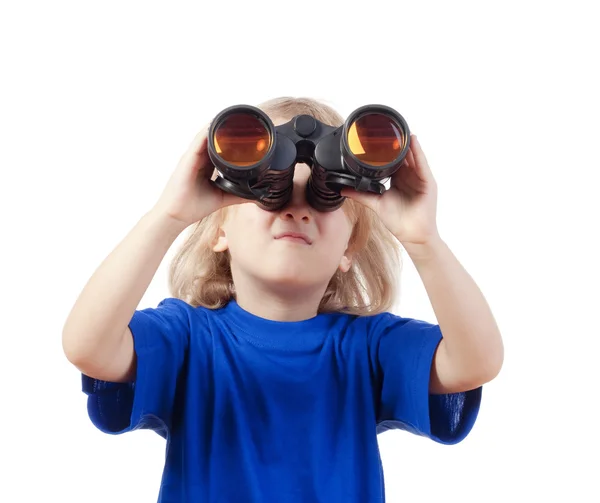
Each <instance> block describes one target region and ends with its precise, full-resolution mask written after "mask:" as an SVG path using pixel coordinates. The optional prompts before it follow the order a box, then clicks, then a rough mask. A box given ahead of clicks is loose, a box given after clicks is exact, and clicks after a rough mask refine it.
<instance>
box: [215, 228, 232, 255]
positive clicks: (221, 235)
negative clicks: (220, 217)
mask: <svg viewBox="0 0 600 503" xmlns="http://www.w3.org/2000/svg"><path fill="white" fill-rule="evenodd" d="M213 243H214V244H213V251H214V252H224V251H225V250H227V249H228V248H229V243H228V242H227V236H226V235H225V232H224V231H223V229H222V228H221V227H219V231H218V234H217V237H216V238H215V240H214V241H213Z"/></svg>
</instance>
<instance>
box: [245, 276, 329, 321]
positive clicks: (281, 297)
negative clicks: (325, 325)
mask: <svg viewBox="0 0 600 503" xmlns="http://www.w3.org/2000/svg"><path fill="white" fill-rule="evenodd" d="M240 286H241V285H237V284H236V301H237V303H238V305H239V306H240V307H241V308H242V309H244V310H245V311H247V312H249V313H252V314H254V315H255V316H259V317H260V318H265V319H267V320H272V321H303V320H308V319H310V318H314V317H315V316H316V315H317V312H318V309H319V304H320V302H321V299H322V298H323V293H324V292H323V291H322V290H321V289H319V290H318V291H307V290H296V291H294V292H293V293H290V292H285V293H284V292H276V291H273V290H271V289H266V288H260V287H256V286H254V287H248V286H246V287H245V288H244V287H241V288H240Z"/></svg>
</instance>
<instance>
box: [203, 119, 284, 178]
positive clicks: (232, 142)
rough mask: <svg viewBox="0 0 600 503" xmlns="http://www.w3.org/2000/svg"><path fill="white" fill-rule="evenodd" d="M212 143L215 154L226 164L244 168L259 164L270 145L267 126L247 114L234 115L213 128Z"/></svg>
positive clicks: (269, 134)
mask: <svg viewBox="0 0 600 503" xmlns="http://www.w3.org/2000/svg"><path fill="white" fill-rule="evenodd" d="M213 142H214V146H215V151H216V153H217V154H218V155H219V156H220V157H221V159H223V160H224V161H225V162H226V163H228V164H231V165H233V166H239V167H246V166H252V165H254V164H256V163H258V162H260V161H261V160H262V159H263V158H264V157H265V155H266V154H267V152H268V151H269V148H270V147H271V145H272V142H273V138H272V136H271V132H270V131H269V128H268V126H267V124H265V123H264V122H263V121H262V120H261V119H260V118H258V117H256V116H255V115H253V114H249V113H243V112H242V113H234V114H231V115H229V116H227V117H225V118H224V119H223V120H222V121H221V123H220V124H219V125H218V126H217V127H216V128H215V131H214V135H213Z"/></svg>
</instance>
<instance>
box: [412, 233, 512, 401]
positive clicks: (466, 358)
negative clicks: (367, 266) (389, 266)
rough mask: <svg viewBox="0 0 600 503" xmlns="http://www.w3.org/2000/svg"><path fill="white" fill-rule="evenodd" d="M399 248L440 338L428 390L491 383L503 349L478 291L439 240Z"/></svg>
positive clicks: (463, 388)
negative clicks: (420, 283) (413, 272)
mask: <svg viewBox="0 0 600 503" xmlns="http://www.w3.org/2000/svg"><path fill="white" fill-rule="evenodd" d="M405 248H406V250H407V252H408V254H409V256H410V257H411V259H412V261H413V263H414V264H415V267H416V269H417V271H418V273H419V275H420V277H421V280H422V281H423V285H424V286H425V289H426V291H427V294H428V296H429V300H430V301H431V305H432V307H433V310H434V312H435V316H436V319H437V321H438V324H439V326H440V329H441V331H442V334H443V336H444V338H443V340H442V341H441V342H440V345H439V347H438V350H437V352H436V355H435V359H434V362H433V365H432V372H431V381H430V391H431V392H432V393H439V394H442V393H454V392H459V391H466V390H470V389H475V388H477V387H479V386H481V385H483V384H485V383H486V382H489V381H491V380H492V379H494V378H495V377H496V375H497V374H498V373H499V372H500V368H501V367H502V362H503V359H504V346H503V343H502V337H501V335H500V330H499V329H498V326H497V324H496V321H495V319H494V316H493V314H492V312H491V310H490V307H489V306H488V303H487V301H486V299H485V298H484V296H483V294H482V293H481V291H480V289H479V287H478V286H477V285H476V283H475V281H474V280H473V279H472V278H471V276H470V275H469V273H468V272H467V271H466V270H465V269H464V268H463V266H462V265H461V264H460V262H459V261H458V260H457V258H456V257H455V256H454V254H453V253H452V251H451V250H450V249H449V248H448V246H447V245H446V244H445V243H444V242H443V241H442V240H441V239H436V240H433V241H432V242H430V243H428V244H427V245H406V246H405Z"/></svg>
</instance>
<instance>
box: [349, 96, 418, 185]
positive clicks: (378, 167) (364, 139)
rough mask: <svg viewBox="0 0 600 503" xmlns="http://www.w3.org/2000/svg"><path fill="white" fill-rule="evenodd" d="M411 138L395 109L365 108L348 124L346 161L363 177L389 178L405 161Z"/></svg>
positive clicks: (353, 116) (352, 117)
mask: <svg viewBox="0 0 600 503" xmlns="http://www.w3.org/2000/svg"><path fill="white" fill-rule="evenodd" d="M409 139H410V131H409V129H408V125H407V124H406V122H405V121H404V119H403V118H402V116H400V115H399V114H397V113H396V112H394V111H393V110H392V109H389V108H387V107H363V108H362V109H359V110H358V111H356V112H354V113H353V114H352V115H351V116H350V117H348V120H347V121H346V123H345V126H344V133H343V136H342V150H343V155H344V161H345V163H346V165H347V167H348V168H349V169H350V170H351V171H353V172H354V173H356V174H359V175H362V176H367V177H374V178H382V177H387V176H390V175H391V174H392V173H393V172H394V171H396V170H397V169H398V167H399V164H400V163H401V161H402V160H403V159H404V157H405V155H406V151H407V148H408V142H409Z"/></svg>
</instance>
